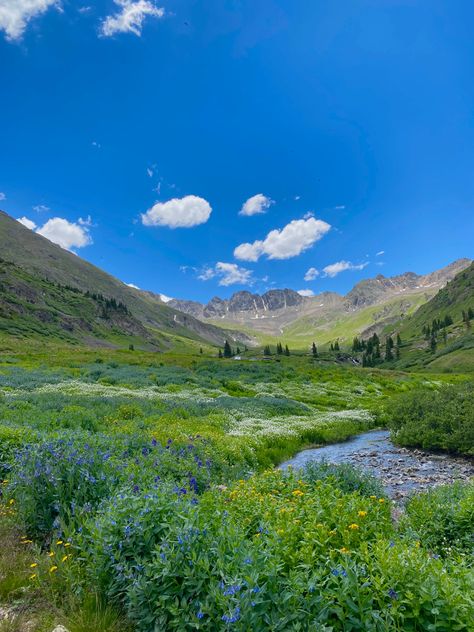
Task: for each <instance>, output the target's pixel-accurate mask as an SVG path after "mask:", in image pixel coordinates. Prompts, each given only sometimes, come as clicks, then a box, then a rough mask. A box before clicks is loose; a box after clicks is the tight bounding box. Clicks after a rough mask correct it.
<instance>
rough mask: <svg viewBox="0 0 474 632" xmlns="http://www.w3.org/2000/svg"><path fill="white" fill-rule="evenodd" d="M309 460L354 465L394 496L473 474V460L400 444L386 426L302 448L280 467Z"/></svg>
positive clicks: (298, 466)
mask: <svg viewBox="0 0 474 632" xmlns="http://www.w3.org/2000/svg"><path fill="white" fill-rule="evenodd" d="M309 461H328V462H330V463H352V464H353V465H357V466H359V467H361V468H362V469H364V470H366V471H368V472H370V473H371V474H374V475H375V476H377V477H378V478H380V479H381V481H382V482H383V484H384V486H385V489H386V491H387V494H389V495H390V496H391V497H392V498H394V499H402V498H404V497H405V496H407V495H408V494H410V493H412V492H415V491H419V490H423V489H427V488H429V487H433V486H434V485H440V484H444V483H452V482H453V481H455V480H467V479H469V478H470V477H472V476H474V462H473V461H472V460H468V459H462V458H457V457H452V456H448V455H445V454H430V453H426V452H422V451H421V450H408V449H406V448H399V447H397V446H395V445H394V444H393V443H392V442H391V440H390V433H389V432H388V431H387V430H374V431H372V432H365V433H364V434H360V435H357V436H355V437H352V438H351V439H349V440H348V441H344V442H343V443H335V444H332V445H327V446H324V447H321V448H311V449H308V450H303V451H302V452H299V453H298V454H297V455H296V456H295V457H293V458H292V459H291V460H289V461H286V462H285V463H283V464H282V465H281V467H282V468H287V467H288V466H292V467H294V468H300V467H303V466H304V465H305V464H306V463H308V462H309Z"/></svg>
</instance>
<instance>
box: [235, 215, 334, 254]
mask: <svg viewBox="0 0 474 632" xmlns="http://www.w3.org/2000/svg"><path fill="white" fill-rule="evenodd" d="M330 228H331V226H330V225H329V224H328V223H326V222H324V221H323V220H320V219H315V218H314V217H309V218H308V219H295V220H293V221H292V222H290V223H289V224H287V225H286V226H285V227H284V228H282V229H281V230H278V229H275V230H272V231H270V232H269V233H268V235H267V236H266V237H265V239H264V240H263V241H260V240H257V241H254V242H253V243H251V244H250V243H244V244H240V246H237V248H236V249H235V250H234V256H235V257H236V258H237V259H241V260H242V261H258V259H259V258H260V257H261V256H262V255H266V256H267V257H268V258H269V259H289V258H290V257H296V256H297V255H299V254H301V253H302V252H303V251H304V250H307V249H308V248H310V247H311V246H312V245H313V244H314V243H315V242H317V241H318V240H319V239H321V238H322V237H323V236H324V235H325V234H326V233H327V232H328V230H329V229H330Z"/></svg>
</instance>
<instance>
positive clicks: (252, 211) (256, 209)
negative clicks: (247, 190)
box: [239, 193, 274, 217]
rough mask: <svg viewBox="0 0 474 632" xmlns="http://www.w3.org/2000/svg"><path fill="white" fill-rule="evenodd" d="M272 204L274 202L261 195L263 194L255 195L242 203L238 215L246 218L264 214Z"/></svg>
mask: <svg viewBox="0 0 474 632" xmlns="http://www.w3.org/2000/svg"><path fill="white" fill-rule="evenodd" d="M272 204H274V202H273V200H271V199H270V198H269V197H267V196H266V195H263V193H257V195H254V196H252V197H251V198H249V199H248V200H247V201H246V202H244V204H243V205H242V208H241V209H240V211H239V215H245V216H247V217H248V216H250V215H258V214H260V213H265V212H266V211H267V209H269V208H270V206H271V205H272Z"/></svg>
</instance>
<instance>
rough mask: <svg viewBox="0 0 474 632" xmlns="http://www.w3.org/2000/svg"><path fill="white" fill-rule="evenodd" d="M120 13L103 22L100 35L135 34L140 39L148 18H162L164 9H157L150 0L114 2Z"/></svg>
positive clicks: (118, 0)
mask: <svg viewBox="0 0 474 632" xmlns="http://www.w3.org/2000/svg"><path fill="white" fill-rule="evenodd" d="M114 3H115V4H116V5H117V6H118V7H119V8H120V11H118V12H117V13H115V14H114V15H108V16H107V17H106V18H105V20H104V21H103V22H102V24H101V27H100V33H101V35H103V36H104V37H112V36H113V35H116V34H117V33H134V34H135V35H137V36H138V37H140V35H141V34H142V28H143V22H144V21H145V18H147V17H153V18H162V17H163V16H164V15H165V10H164V9H163V8H160V7H157V6H156V5H155V4H154V2H150V1H149V0H137V1H136V2H134V1H133V0H114Z"/></svg>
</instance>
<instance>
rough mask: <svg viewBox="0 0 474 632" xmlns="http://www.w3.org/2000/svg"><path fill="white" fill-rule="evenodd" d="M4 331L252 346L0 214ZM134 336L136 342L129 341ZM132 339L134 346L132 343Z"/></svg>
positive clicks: (151, 344) (0, 319)
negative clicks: (185, 340)
mask: <svg viewBox="0 0 474 632" xmlns="http://www.w3.org/2000/svg"><path fill="white" fill-rule="evenodd" d="M0 257H1V259H2V262H1V266H0V284H1V286H0V288H1V290H0V332H1V333H2V334H3V335H5V334H7V335H14V336H29V335H35V336H48V337H52V338H60V339H64V340H68V341H71V340H76V341H78V342H86V343H89V342H90V343H93V344H102V343H104V344H108V345H110V344H112V345H116V344H117V345H123V344H124V343H125V342H127V341H128V342H129V344H139V345H143V346H145V347H147V348H152V349H156V348H166V347H169V346H170V345H171V344H173V339H174V337H176V336H179V337H183V338H187V339H192V340H195V341H198V342H205V343H211V344H215V345H222V344H224V341H225V340H226V339H229V340H232V341H242V342H243V343H250V344H251V343H252V340H251V339H250V338H249V337H248V336H246V335H244V334H236V333H235V332H233V331H224V330H222V329H220V328H217V327H215V326H214V325H212V324H210V323H203V322H201V321H199V320H197V319H196V318H194V317H193V316H192V315H189V314H182V313H181V312H178V311H176V310H174V309H172V308H171V307H169V306H167V305H165V304H164V303H163V302H162V301H161V300H160V298H159V296H157V295H154V294H152V293H149V292H142V291H141V290H137V289H134V288H131V287H129V286H127V285H126V284H125V283H122V282H121V281H119V280H118V279H116V278H114V277H113V276H111V275H109V274H107V273H106V272H104V271H103V270H101V269H99V268H97V267H96V266H94V265H92V264H90V263H88V262H87V261H84V260H83V259H81V258H80V257H78V256H77V255H75V254H73V253H71V252H68V251H67V250H64V249H63V248H61V247H59V246H57V245H56V244H53V243H52V242H51V241H49V240H48V239H45V238H44V237H42V236H41V235H38V234H36V233H34V232H33V231H31V230H29V229H28V228H26V227H25V226H23V225H22V224H20V223H19V222H17V221H16V220H14V219H13V218H11V217H10V216H9V215H7V214H6V213H3V212H1V211H0ZM130 338H133V339H135V340H131V339H130ZM129 339H130V340H129Z"/></svg>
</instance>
